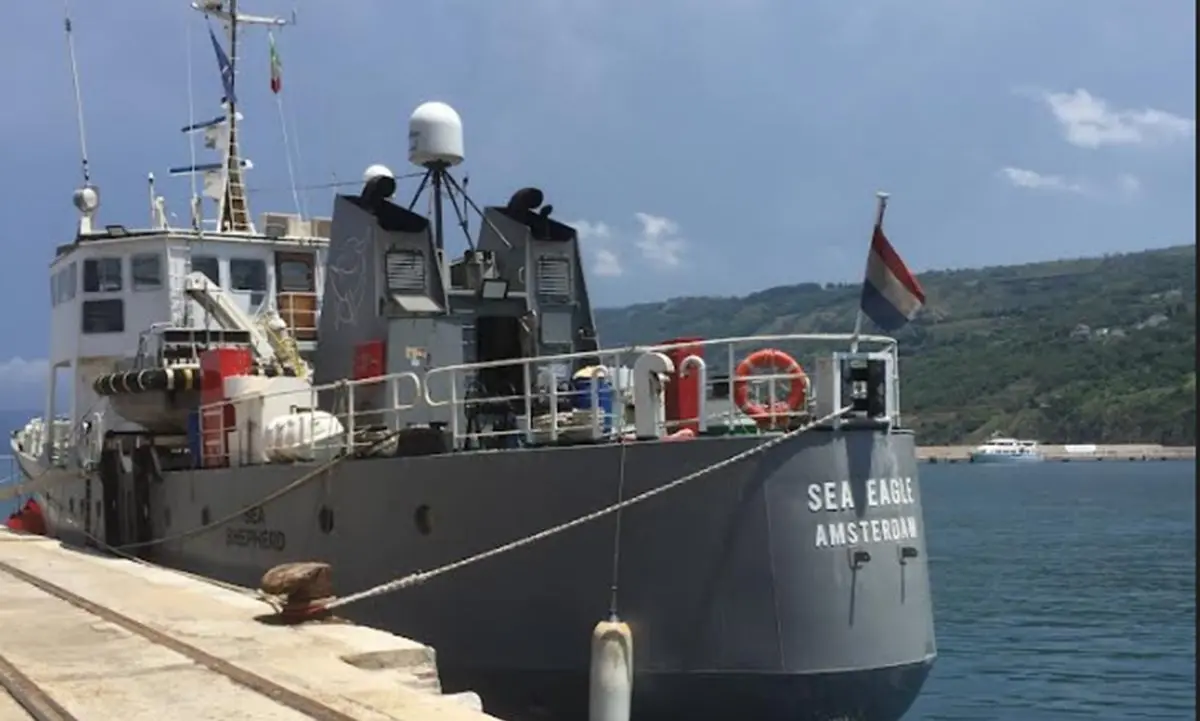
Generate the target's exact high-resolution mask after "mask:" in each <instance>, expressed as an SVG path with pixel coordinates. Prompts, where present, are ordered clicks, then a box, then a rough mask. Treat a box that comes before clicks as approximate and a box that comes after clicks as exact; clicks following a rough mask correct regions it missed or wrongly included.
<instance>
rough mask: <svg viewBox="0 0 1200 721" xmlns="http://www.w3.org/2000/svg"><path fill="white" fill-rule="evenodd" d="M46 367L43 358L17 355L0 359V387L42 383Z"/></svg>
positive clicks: (44, 378) (44, 379)
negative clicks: (31, 358) (28, 357)
mask: <svg viewBox="0 0 1200 721" xmlns="http://www.w3.org/2000/svg"><path fill="white" fill-rule="evenodd" d="M48 367H49V366H48V364H47V363H46V359H45V358H35V359H33V360H25V359H24V358H21V357H20V356H18V357H16V358H9V359H8V360H6V361H0V387H9V386H17V385H21V386H24V385H28V384H30V383H39V384H44V383H45V382H46V372H47V368H48Z"/></svg>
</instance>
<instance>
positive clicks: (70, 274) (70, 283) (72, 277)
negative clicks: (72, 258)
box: [67, 262, 79, 300]
mask: <svg viewBox="0 0 1200 721" xmlns="http://www.w3.org/2000/svg"><path fill="white" fill-rule="evenodd" d="M78 276H79V274H78V273H77V272H76V271H75V263H73V262H72V263H71V264H70V265H68V266H67V300H72V299H73V298H74V297H75V286H76V285H78V283H79V277H78Z"/></svg>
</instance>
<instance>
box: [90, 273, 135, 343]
mask: <svg viewBox="0 0 1200 721" xmlns="http://www.w3.org/2000/svg"><path fill="white" fill-rule="evenodd" d="M85 267H86V264H85ZM85 274H86V272H85ZM81 317H82V319H83V332H84V333H124V332H125V301H123V300H121V299H120V298H109V299H107V300H85V301H84V302H83V313H82V314H81Z"/></svg>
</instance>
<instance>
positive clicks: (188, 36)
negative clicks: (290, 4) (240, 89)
mask: <svg viewBox="0 0 1200 721" xmlns="http://www.w3.org/2000/svg"><path fill="white" fill-rule="evenodd" d="M189 20H190V18H187V19H185V20H184V26H183V32H184V40H185V42H184V45H186V46H187V99H188V127H189V128H190V127H192V126H194V125H195V124H196V93H195V89H194V87H193V86H194V83H193V81H192V24H191V22H188V21H189ZM188 151H189V152H190V153H191V156H192V172H190V173H188V175H189V176H191V187H192V193H191V196H190V197H189V198H188V216H190V218H191V221H192V228H193V229H194V230H198V231H201V232H203V230H204V218H203V217H202V215H203V213H197V212H195V208H196V204H197V200H196V199H197V198H198V197H199V193H198V192H197V188H196V170H195V169H196V131H195V130H189V131H188ZM203 207H204V206H203V204H201V205H200V208H201V209H203ZM184 247H185V248H187V247H188V246H187V245H186V244H185V246H184ZM185 262H186V266H185V268H184V275H187V273H189V272H191V269H192V268H191V252H190V251H189V252H188V257H187V258H186V259H185ZM185 312H186V310H185Z"/></svg>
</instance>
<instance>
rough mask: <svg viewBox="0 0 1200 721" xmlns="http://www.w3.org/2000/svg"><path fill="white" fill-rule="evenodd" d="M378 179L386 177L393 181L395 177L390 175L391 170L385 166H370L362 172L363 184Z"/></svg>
mask: <svg viewBox="0 0 1200 721" xmlns="http://www.w3.org/2000/svg"><path fill="white" fill-rule="evenodd" d="M379 177H387V178H391V179H393V180H395V179H396V176H395V174H394V173H392V169H391V168H389V167H388V166H386V165H380V164H378V163H376V164H375V165H372V166H370V167H369V168H367V169H366V170H364V171H363V182H364V183H365V182H367V181H369V180H371V179H372V178H379Z"/></svg>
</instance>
